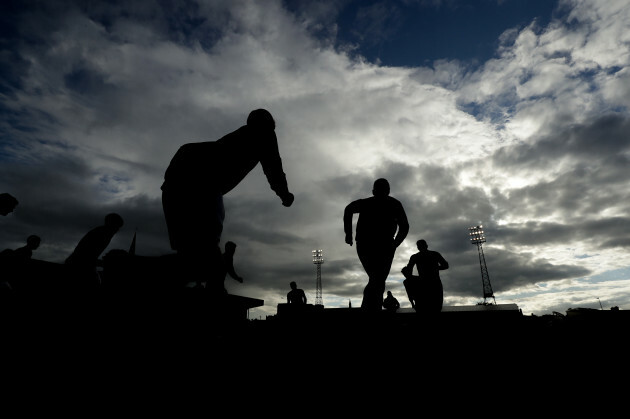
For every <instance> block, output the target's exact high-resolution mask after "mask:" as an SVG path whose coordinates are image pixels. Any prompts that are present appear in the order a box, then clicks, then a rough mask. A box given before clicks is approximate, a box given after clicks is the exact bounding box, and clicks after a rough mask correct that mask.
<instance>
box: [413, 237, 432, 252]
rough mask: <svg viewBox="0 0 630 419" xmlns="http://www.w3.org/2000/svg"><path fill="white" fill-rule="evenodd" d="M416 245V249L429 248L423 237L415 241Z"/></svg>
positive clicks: (423, 249)
mask: <svg viewBox="0 0 630 419" xmlns="http://www.w3.org/2000/svg"><path fill="white" fill-rule="evenodd" d="M416 246H418V250H420V251H421V252H422V251H425V250H427V249H428V248H429V245H428V244H427V242H426V241H425V240H423V239H420V240H418V241H417V242H416Z"/></svg>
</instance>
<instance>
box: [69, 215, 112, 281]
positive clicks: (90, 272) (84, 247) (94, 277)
mask: <svg viewBox="0 0 630 419" xmlns="http://www.w3.org/2000/svg"><path fill="white" fill-rule="evenodd" d="M123 224H124V222H123V219H122V217H121V216H120V215H118V214H116V213H111V214H107V215H106V216H105V222H104V224H103V225H101V226H98V227H96V228H93V229H92V230H90V231H89V232H88V233H87V234H86V235H85V236H83V238H82V239H81V240H80V241H79V243H78V244H77V246H76V247H75V249H74V251H73V252H72V254H71V255H70V256H68V258H67V259H66V265H67V267H68V269H69V274H70V284H69V285H70V287H72V288H73V289H74V290H94V289H97V288H98V287H99V285H100V280H99V277H98V273H97V271H96V268H97V266H102V261H101V260H100V259H99V257H100V255H101V253H103V251H104V250H105V249H106V248H107V246H109V243H110V241H111V240H112V238H113V237H114V235H115V234H116V233H117V232H118V230H120V228H121V227H122V226H123Z"/></svg>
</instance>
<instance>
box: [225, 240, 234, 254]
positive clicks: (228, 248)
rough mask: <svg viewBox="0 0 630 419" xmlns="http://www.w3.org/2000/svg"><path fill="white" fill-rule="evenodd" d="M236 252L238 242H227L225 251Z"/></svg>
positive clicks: (228, 252)
mask: <svg viewBox="0 0 630 419" xmlns="http://www.w3.org/2000/svg"><path fill="white" fill-rule="evenodd" d="M234 252H236V243H234V242H226V243H225V253H227V254H230V255H233V254H234Z"/></svg>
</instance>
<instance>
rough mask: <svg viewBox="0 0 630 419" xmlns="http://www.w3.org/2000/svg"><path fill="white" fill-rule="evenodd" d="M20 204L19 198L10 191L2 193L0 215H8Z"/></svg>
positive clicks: (0, 195)
mask: <svg viewBox="0 0 630 419" xmlns="http://www.w3.org/2000/svg"><path fill="white" fill-rule="evenodd" d="M17 205H18V200H17V199H15V197H14V196H13V195H11V194H9V193H1V194H0V215H8V214H9V213H11V212H13V210H14V209H15V207H17Z"/></svg>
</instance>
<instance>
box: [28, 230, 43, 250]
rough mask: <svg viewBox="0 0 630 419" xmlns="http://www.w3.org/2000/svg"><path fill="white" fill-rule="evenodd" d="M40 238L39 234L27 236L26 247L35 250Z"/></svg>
mask: <svg viewBox="0 0 630 419" xmlns="http://www.w3.org/2000/svg"><path fill="white" fill-rule="evenodd" d="M41 241H42V239H40V238H39V236H36V235H34V234H33V235H31V236H28V238H27V239H26V247H28V248H29V249H31V250H35V249H37V248H38V247H39V244H40V243H41Z"/></svg>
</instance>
